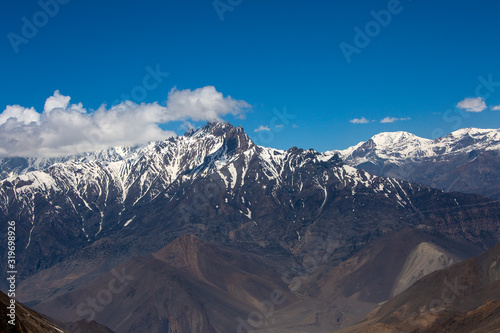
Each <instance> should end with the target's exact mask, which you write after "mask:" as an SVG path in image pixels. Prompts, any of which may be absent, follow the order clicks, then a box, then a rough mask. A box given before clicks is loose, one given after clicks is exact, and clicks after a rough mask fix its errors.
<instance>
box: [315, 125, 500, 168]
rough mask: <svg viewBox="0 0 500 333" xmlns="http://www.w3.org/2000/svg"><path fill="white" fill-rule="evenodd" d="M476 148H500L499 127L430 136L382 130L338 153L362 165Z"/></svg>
mask: <svg viewBox="0 0 500 333" xmlns="http://www.w3.org/2000/svg"><path fill="white" fill-rule="evenodd" d="M473 150H484V151H487V150H500V129H479V128H464V129H460V130H457V131H454V132H452V133H450V134H448V135H446V136H444V137H442V138H438V139H436V140H430V139H425V138H421V137H418V136H416V135H414V134H411V133H408V132H402V131H400V132H383V133H379V134H377V135H375V136H373V137H372V138H370V139H369V140H367V141H365V142H360V143H358V144H357V145H355V146H352V147H349V148H347V149H344V150H333V151H329V152H326V153H325V154H335V153H338V154H339V156H340V157H341V158H342V159H343V160H344V161H345V162H346V163H348V164H349V165H360V164H363V163H366V162H374V161H375V160H386V161H387V162H390V163H394V164H398V163H399V162H401V161H407V160H419V159H422V158H441V159H446V156H447V155H455V154H463V153H469V152H471V151H473Z"/></svg>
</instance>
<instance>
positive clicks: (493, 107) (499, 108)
mask: <svg viewBox="0 0 500 333" xmlns="http://www.w3.org/2000/svg"><path fill="white" fill-rule="evenodd" d="M491 110H492V111H499V110H500V104H499V105H495V106H492V107H491Z"/></svg>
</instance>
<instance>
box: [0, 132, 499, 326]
mask: <svg viewBox="0 0 500 333" xmlns="http://www.w3.org/2000/svg"><path fill="white" fill-rule="evenodd" d="M464 131H465V130H464ZM467 131H469V132H473V133H472V134H463V135H458V134H457V133H456V132H454V133H455V134H454V133H452V134H450V135H449V136H448V137H445V138H442V139H437V140H435V141H426V140H425V139H422V140H420V139H419V138H416V137H414V136H411V135H408V134H405V133H396V134H394V133H392V134H390V133H389V134H388V133H383V134H381V135H380V136H379V137H377V138H375V137H374V138H375V139H373V138H372V139H370V140H371V142H370V140H369V141H367V142H365V143H362V144H359V145H357V146H356V147H353V148H351V149H348V150H346V151H330V152H325V153H319V152H316V151H314V150H312V149H309V150H303V149H298V148H296V147H293V148H290V149H289V150H286V151H285V150H278V149H273V148H266V147H261V146H258V145H256V144H255V143H253V141H252V140H251V139H250V138H249V137H248V136H247V135H246V134H245V132H244V130H243V129H242V128H241V127H234V126H232V125H230V124H228V123H208V124H207V125H205V126H204V127H202V128H200V129H196V130H191V131H188V132H187V133H186V134H185V135H183V136H179V137H176V138H170V139H167V140H165V141H158V142H152V143H150V144H148V145H144V146H140V147H133V148H123V147H116V148H111V149H108V150H105V151H100V152H96V153H87V154H81V155H75V156H70V157H64V158H53V159H42V158H38V159H25V158H17V159H3V160H2V161H1V162H0V166H1V167H0V168H1V170H2V172H3V173H2V177H4V179H3V180H2V181H0V220H1V221H16V223H17V229H16V230H17V237H18V238H17V248H18V254H17V256H18V258H19V260H20V261H19V263H18V266H19V267H23V270H22V271H21V272H19V274H20V278H21V280H22V281H21V283H20V285H19V287H18V294H19V296H18V299H19V301H20V302H23V303H24V304H26V305H27V306H31V307H34V309H35V310H37V311H39V312H41V313H43V314H46V315H48V316H49V317H51V318H55V320H58V321H61V322H78V321H81V320H82V319H89V320H95V321H96V322H97V323H99V324H102V325H104V326H107V327H109V328H110V329H111V330H113V331H115V332H189V331H190V332H226V331H231V332H234V331H238V330H240V331H242V332H243V331H245V330H246V331H250V330H255V331H262V332H267V331H269V332H271V331H272V332H292V331H297V332H330V331H332V330H334V329H338V328H342V327H346V326H349V325H353V324H355V323H356V322H357V321H359V320H360V319H361V318H363V317H364V316H366V315H368V314H369V313H370V312H371V311H373V310H374V309H376V308H377V306H378V305H379V303H381V302H386V301H388V300H389V299H391V298H393V297H398V295H402V294H404V293H405V292H406V291H407V290H410V289H408V288H411V287H410V286H411V285H413V284H414V283H415V282H416V281H417V280H418V281H420V280H419V279H420V278H422V277H423V276H427V275H428V274H430V273H432V272H433V271H436V270H441V269H443V268H446V267H448V266H450V265H454V264H456V263H459V262H462V261H463V260H465V259H467V258H470V257H472V256H475V255H478V254H480V253H481V252H483V251H485V250H487V249H489V248H491V247H492V246H494V245H495V244H496V243H497V242H498V241H499V240H500V219H499V217H500V204H499V203H498V202H497V201H496V200H493V199H492V198H495V195H488V196H489V197H490V198H488V197H485V196H481V195H478V194H470V193H469V194H465V193H458V192H445V191H443V190H442V189H443V186H439V187H441V188H442V189H437V188H433V187H431V186H427V185H421V184H419V183H417V182H416V181H414V180H412V179H409V178H408V179H407V180H404V179H403V178H405V177H401V176H400V175H399V176H398V175H394V177H383V176H377V175H375V174H376V173H377V172H382V171H383V172H389V171H387V170H392V171H391V172H395V171H394V170H400V169H398V168H403V169H404V168H405V167H404V165H410V164H411V163H413V164H414V165H417V166H418V168H420V165H424V164H425V163H429V165H430V164H433V165H437V164H440V163H445V162H446V163H454V164H453V165H455V166H456V167H457V168H458V169H460V168H463V170H470V172H472V171H473V169H474V167H473V166H474V165H477V164H474V163H479V162H480V161H482V160H488V163H490V162H491V163H493V162H494V160H492V159H488V158H487V157H484V156H493V155H494V154H496V153H497V151H498V150H495V149H492V148H493V147H495V144H496V143H495V142H496V141H495V140H497V139H498V136H497V135H496V134H494V131H493V130H484V131H483V130H477V131H476V130H474V131H473V130H467ZM476 132H478V133H479V132H480V133H483V134H474V133H476ZM484 133H486V134H484ZM492 133H493V134H492ZM467 135H468V136H469V137H473V136H475V138H473V139H467V138H466V137H467ZM479 137H481V138H483V139H479ZM446 138H448V139H446ZM453 138H456V140H454V139H453ZM467 140H469V141H467ZM485 140H486V141H488V142H486V141H485ZM452 142H453V143H452ZM467 142H469V143H468V145H467V144H466V143H467ZM424 145H425V146H424ZM417 146H418V147H420V148H419V149H420V150H418V149H417V148H414V147H417ZM404 147H406V148H404ZM438 147H446V148H443V149H441V150H439V149H438ZM403 148H404V149H406V150H404V149H403ZM397 150H399V153H398V152H397ZM419 151H420V152H419ZM473 152H474V153H473ZM471 154H472V155H474V154H477V156H483V157H481V158H479V157H478V158H476V159H475V160H474V159H473V158H472V160H470V161H469V160H468V159H471V157H470V156H471ZM464 156H467V158H465V157H464ZM477 156H476V157H477ZM452 157H453V158H452ZM410 161H413V162H410ZM420 161H422V162H420ZM432 161H434V162H432ZM450 161H451V162H450ZM467 161H468V162H467ZM476 161H478V162H476ZM460 163H462V164H461V165H460V166H459V164H460ZM470 163H472V164H471V166H468V165H469V164H470ZM352 165H354V166H356V168H355V167H353V166H352ZM372 165H375V166H378V167H380V168H379V169H380V170H379V171H377V172H375V171H376V170H375V171H373V170H368V169H369V168H368V166H372ZM450 165H451V164H450ZM464 165H465V166H466V167H464ZM489 166H490V165H489V164H485V166H484V168H486V167H489ZM418 168H417V167H415V170H417V169H418ZM424 169H425V168H424V167H422V170H424ZM427 170H429V168H427ZM437 170H438V168H436V169H435V171H436V172H437ZM488 172H489V171H488ZM492 172H493V171H491V172H490V173H488V174H489V175H490V176H491V175H494V173H492ZM417 173H418V172H417V171H412V172H410V173H409V174H410V175H416V174H417ZM484 174H486V173H484ZM469 176H470V177H472V174H469ZM490 176H489V177H490ZM412 177H413V176H412ZM429 177H430V176H429ZM436 177H437V176H436ZM430 178H432V177H430ZM430 178H429V179H430ZM486 179H489V180H488V185H491V188H492V191H493V192H494V189H493V188H494V187H495V186H496V184H495V182H494V179H493V180H492V178H488V177H485V178H482V180H483V181H485V180H486ZM463 181H464V182H465V178H464V179H463ZM478 181H481V179H478ZM422 183H423V184H425V182H422ZM458 183H459V182H458V181H457V182H455V184H458ZM430 185H432V186H435V185H434V184H430ZM444 189H445V190H451V188H444ZM467 192H478V191H467ZM482 194H483V195H484V194H485V193H482ZM388 262H391V265H387V263H388ZM3 264H4V263H1V264H0V266H1V267H2V269H5V267H3V266H2V265H3ZM117 281H118V282H120V283H122V285H119V283H118V282H117ZM2 283H5V282H2ZM2 287H3V288H4V286H2ZM3 288H2V289H3ZM118 290H120V291H119V292H118ZM115 291H117V292H115ZM89 297H90V299H92V298H93V299H95V300H97V301H98V304H94V305H95V306H94V305H93V304H92V303H88V302H89V300H88V299H89ZM95 300H94V302H95ZM99 302H100V303H99Z"/></svg>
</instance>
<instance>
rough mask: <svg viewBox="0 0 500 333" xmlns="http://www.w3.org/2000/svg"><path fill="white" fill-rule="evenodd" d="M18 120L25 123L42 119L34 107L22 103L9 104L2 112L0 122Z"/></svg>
mask: <svg viewBox="0 0 500 333" xmlns="http://www.w3.org/2000/svg"><path fill="white" fill-rule="evenodd" d="M9 119H11V121H17V122H19V123H22V124H24V125H28V124H30V123H32V122H35V123H38V122H39V121H40V114H39V113H38V112H36V111H35V109H34V108H29V109H28V108H24V107H22V106H20V105H8V106H7V107H6V108H5V110H4V111H3V112H2V113H0V124H3V123H5V122H7V120H9Z"/></svg>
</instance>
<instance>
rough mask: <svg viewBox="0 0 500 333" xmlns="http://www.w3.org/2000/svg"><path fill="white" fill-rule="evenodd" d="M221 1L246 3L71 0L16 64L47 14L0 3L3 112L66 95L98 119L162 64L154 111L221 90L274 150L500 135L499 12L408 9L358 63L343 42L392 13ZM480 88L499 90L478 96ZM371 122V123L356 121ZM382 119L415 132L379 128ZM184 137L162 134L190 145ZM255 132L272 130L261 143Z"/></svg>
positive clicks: (369, 6) (462, 6)
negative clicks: (381, 139)
mask: <svg viewBox="0 0 500 333" xmlns="http://www.w3.org/2000/svg"><path fill="white" fill-rule="evenodd" d="M221 2H222V3H225V4H228V3H233V4H237V5H236V6H231V5H229V6H231V7H232V11H227V12H225V13H224V14H223V18H224V19H223V20H221V19H220V17H219V15H218V13H217V11H216V10H215V8H214V4H213V1H210V0H203V1H202V0H183V1H166V0H163V1H158V0H149V1H143V2H139V1H127V0H121V1H95V0H86V1H78V0H71V1H69V2H68V3H67V4H64V5H60V8H59V12H58V13H57V14H56V15H55V16H54V17H53V18H49V20H48V22H47V24H46V25H44V26H42V27H40V28H39V31H38V32H37V34H36V35H35V36H34V37H32V38H29V39H28V42H27V44H21V45H19V48H18V51H19V52H17V53H16V52H14V48H13V47H12V45H11V43H10V41H9V39H8V37H7V36H8V34H9V33H11V32H13V33H15V34H18V35H22V31H21V30H22V26H23V24H24V23H23V21H22V18H23V17H26V18H27V19H28V20H30V21H32V20H33V15H35V14H36V13H37V12H39V11H40V10H41V7H40V5H39V4H38V2H37V1H30V0H26V1H22V2H21V1H15V0H4V1H2V4H1V5H0V6H1V10H0V22H2V23H1V28H2V30H1V34H0V35H1V36H2V37H1V42H0V73H1V78H2V79H1V80H0V108H1V109H2V110H3V109H4V108H5V106H7V105H13V104H19V105H22V106H25V107H32V106H33V107H35V108H36V110H38V111H41V110H42V109H43V105H44V102H45V100H46V98H47V97H49V96H51V95H52V94H53V93H54V91H55V90H60V91H61V93H62V94H64V95H69V96H71V98H72V99H71V102H72V103H78V102H81V103H83V105H84V106H85V107H87V108H90V109H97V108H98V107H99V106H100V105H101V104H103V103H107V104H108V105H110V104H113V103H115V104H116V102H117V100H121V99H123V98H121V96H122V95H123V94H126V93H129V92H130V91H131V89H133V88H134V87H135V86H137V85H139V84H141V82H142V79H143V77H144V76H145V75H146V74H147V72H146V70H145V68H146V67H147V66H150V67H153V68H154V67H155V66H160V68H161V70H162V71H165V72H169V73H170V75H169V76H168V77H166V78H165V80H164V81H163V82H161V84H160V85H159V86H158V87H157V88H156V89H154V90H152V91H149V92H148V94H147V97H146V99H145V102H154V101H159V102H164V101H165V100H166V98H167V94H168V92H169V91H170V90H171V89H172V88H173V87H174V86H175V87H177V88H178V89H193V90H194V89H196V88H200V87H203V86H207V85H213V86H214V87H215V88H216V89H217V90H218V91H219V92H221V93H223V94H224V95H225V96H226V95H230V96H232V97H233V98H235V99H239V100H244V101H246V102H248V103H249V104H251V105H252V107H253V108H252V110H251V111H250V112H248V113H247V114H246V117H245V118H244V119H240V118H235V117H232V116H226V117H224V119H225V120H228V121H230V122H231V123H233V124H235V125H242V126H243V127H244V128H245V130H246V131H247V133H248V134H249V135H250V136H251V137H252V138H253V139H255V141H256V142H257V143H259V144H263V145H266V146H272V147H276V148H282V149H287V148H289V147H291V146H298V147H301V148H315V149H317V150H320V151H323V150H330V149H341V148H346V147H348V146H351V145H354V144H356V143H358V142H359V141H362V140H366V139H368V138H369V137H370V136H372V135H374V134H376V133H379V132H382V131H397V130H404V131H409V132H412V133H414V134H417V135H419V136H422V137H427V138H433V137H435V136H436V135H440V134H446V133H449V132H451V131H453V130H455V129H458V128H462V127H482V128H498V127H499V126H500V111H493V110H491V108H490V107H491V106H495V105H499V104H500V61H499V59H500V57H499V55H500V43H499V40H500V38H499V33H500V20H499V19H498V15H499V13H500V3H499V2H496V1H472V0H471V1H460V0H454V1H439V2H436V1H423V0H420V1H419V0H413V1H410V0H401V2H400V5H399V7H398V9H400V12H398V13H397V14H392V15H391V22H390V23H389V24H388V25H387V26H385V27H381V28H380V31H379V32H378V34H375V35H374V36H373V37H372V38H371V41H370V43H369V44H368V45H367V46H366V47H364V48H360V49H359V51H360V52H359V53H355V54H353V55H352V57H351V62H350V63H348V62H347V61H346V58H345V57H344V54H343V53H342V51H341V48H340V47H339V45H340V43H342V42H345V43H348V44H351V45H354V37H355V34H356V32H355V31H354V28H355V27H359V28H360V29H361V30H365V26H366V24H367V23H369V22H370V21H373V20H374V18H373V16H372V14H371V13H370V12H371V11H375V12H379V11H380V10H383V9H387V7H388V4H389V3H391V1H373V0H372V1H352V0H342V1H290V0H288V1H256V0H252V1H250V0H242V1H237V0H232V1H227V0H222V1H221ZM479 77H482V78H484V79H486V80H488V78H490V79H491V80H492V81H493V82H494V83H496V85H493V87H490V90H491V91H488V89H487V87H486V88H481V89H479V90H477V87H478V85H480V84H481V82H480V79H479ZM497 82H498V83H497ZM478 91H479V92H480V94H479V96H478V94H477V92H478ZM486 93H488V94H486ZM467 97H468V98H476V97H483V98H484V101H485V103H486V105H487V106H488V108H486V109H485V110H483V111H482V112H459V111H460V109H458V108H456V105H457V103H458V102H460V101H461V100H463V99H465V98H467ZM284 108H286V110H287V113H288V114H292V115H295V118H294V119H291V120H290V121H289V122H288V123H285V126H284V127H279V128H276V127H275V125H276V124H279V123H280V121H275V120H273V117H274V116H275V115H274V113H273V109H277V110H279V111H281V112H282V111H283V109H284ZM361 117H365V118H366V119H368V120H371V121H372V122H370V123H367V124H353V123H351V122H350V120H352V119H354V118H361ZM385 117H395V118H410V120H404V121H395V122H393V123H380V122H379V121H380V120H381V119H383V118H385ZM195 124H196V125H199V124H201V123H195ZM180 125H181V123H180V122H175V123H170V124H166V125H162V128H165V129H171V130H175V131H176V132H177V133H179V134H182V133H183V130H182V129H181V128H180ZM259 126H264V127H265V126H267V127H269V129H270V130H271V131H270V132H267V133H263V132H254V130H255V129H256V128H258V127H259ZM259 133H260V134H259Z"/></svg>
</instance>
